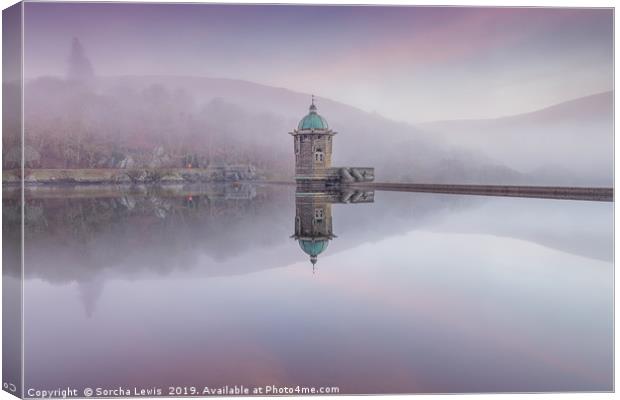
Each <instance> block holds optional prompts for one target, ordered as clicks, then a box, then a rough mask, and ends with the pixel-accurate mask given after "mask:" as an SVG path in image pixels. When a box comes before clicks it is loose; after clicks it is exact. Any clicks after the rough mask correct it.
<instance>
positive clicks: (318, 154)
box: [314, 149, 323, 162]
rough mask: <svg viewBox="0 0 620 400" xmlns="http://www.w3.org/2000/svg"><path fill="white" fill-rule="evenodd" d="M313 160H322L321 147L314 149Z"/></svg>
mask: <svg viewBox="0 0 620 400" xmlns="http://www.w3.org/2000/svg"><path fill="white" fill-rule="evenodd" d="M314 161H318V162H323V151H322V150H321V149H316V151H315V152H314Z"/></svg>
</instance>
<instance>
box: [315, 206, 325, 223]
mask: <svg viewBox="0 0 620 400" xmlns="http://www.w3.org/2000/svg"><path fill="white" fill-rule="evenodd" d="M324 217H325V214H324V213H323V209H322V208H315V209H314V219H315V220H316V221H317V222H319V221H323V218H324Z"/></svg>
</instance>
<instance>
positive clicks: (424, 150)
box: [25, 76, 520, 183]
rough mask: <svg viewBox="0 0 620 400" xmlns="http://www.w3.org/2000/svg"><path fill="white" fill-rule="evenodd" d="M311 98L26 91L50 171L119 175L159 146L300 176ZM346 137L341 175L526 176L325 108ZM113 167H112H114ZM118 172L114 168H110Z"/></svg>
mask: <svg viewBox="0 0 620 400" xmlns="http://www.w3.org/2000/svg"><path fill="white" fill-rule="evenodd" d="M309 100H310V95H309V94H302V93H295V92H292V91H290V90H286V89H280V88H274V87H269V86H265V85H259V84H255V83H250V82H243V81H236V80H226V79H210V78H196V77H161V76H159V77H158V76H154V77H108V78H97V79H95V80H92V81H89V82H88V84H86V83H83V82H76V81H75V80H71V81H69V80H63V79H59V78H53V77H45V78H39V79H36V80H33V81H30V82H28V83H27V85H26V97H25V104H26V108H25V122H26V142H27V144H28V145H29V146H31V147H32V148H33V149H35V150H36V151H38V152H39V154H40V155H41V162H40V163H39V164H37V166H40V167H43V168H61V167H66V168H73V167H80V168H98V167H102V166H105V167H115V166H117V165H118V163H119V162H120V160H122V159H123V158H124V157H127V156H128V155H131V156H132V157H134V158H137V159H140V157H142V158H146V157H147V156H148V154H151V153H152V152H153V150H154V149H155V148H156V147H158V146H163V147H164V148H165V150H166V152H169V153H170V154H171V156H170V159H172V160H180V159H182V158H183V155H184V154H187V153H189V152H191V153H195V154H198V155H200V156H204V159H205V162H212V161H214V160H215V161H225V162H229V163H241V162H249V163H253V164H255V165H257V166H258V167H259V168H261V169H263V170H264V171H266V173H267V174H272V175H278V176H292V173H293V153H292V151H291V148H292V139H291V138H290V136H289V135H287V133H288V132H289V131H290V130H291V129H293V128H294V127H296V125H297V123H298V121H299V120H300V119H301V118H302V117H303V116H304V115H305V114H306V113H307V111H308V106H309V102H310V101H309ZM318 106H319V112H320V113H321V114H323V115H324V116H325V117H326V118H327V120H328V121H329V123H330V126H331V127H332V128H333V129H335V130H337V131H338V132H339V134H338V135H337V136H336V139H335V149H334V151H335V155H334V163H335V164H336V165H342V166H346V165H351V166H374V167H375V168H376V171H377V178H378V179H381V180H390V181H418V182H478V183H491V182H494V183H500V182H511V181H515V179H519V178H520V176H519V174H517V173H515V172H514V171H511V170H510V169H508V168H506V167H504V166H502V165H501V163H494V162H491V161H490V160H489V159H488V158H486V157H485V156H484V155H483V154H480V153H476V152H469V151H462V150H460V149H458V148H451V147H449V146H446V145H444V144H442V143H441V142H440V141H438V140H437V139H436V138H434V137H429V136H428V135H425V134H424V133H423V132H421V131H420V130H418V129H416V128H414V127H412V126H410V125H407V124H403V123H398V122H394V121H391V120H388V119H386V118H383V117H381V116H379V115H376V114H371V113H367V112H364V111H362V110H359V109H356V108H354V107H350V106H347V105H345V104H342V103H338V102H335V101H330V100H328V99H322V98H319V100H318ZM110 160H112V161H110ZM110 163H112V164H110Z"/></svg>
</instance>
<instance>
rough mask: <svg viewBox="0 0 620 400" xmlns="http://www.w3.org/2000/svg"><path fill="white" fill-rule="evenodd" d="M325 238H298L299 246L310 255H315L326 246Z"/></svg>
mask: <svg viewBox="0 0 620 400" xmlns="http://www.w3.org/2000/svg"><path fill="white" fill-rule="evenodd" d="M327 243H328V241H327V240H300V241H299V247H301V249H302V250H303V251H304V253H306V254H307V255H309V256H311V257H316V256H318V255H319V254H321V253H322V252H323V251H324V250H325V249H326V248H327Z"/></svg>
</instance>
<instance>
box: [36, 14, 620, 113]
mask: <svg viewBox="0 0 620 400" xmlns="http://www.w3.org/2000/svg"><path fill="white" fill-rule="evenodd" d="M25 24H26V29H25V32H26V38H25V39H26V40H25V43H26V68H25V69H26V75H27V77H29V78H32V77H36V76H40V75H62V74H64V71H65V68H66V55H67V52H68V48H69V45H70V41H71V38H72V37H74V36H77V37H79V38H80V39H81V41H82V43H83V45H84V47H85V49H86V52H87V54H88V56H89V57H90V58H91V60H92V62H93V65H94V66H95V69H96V73H97V74H99V75H125V74H132V75H154V74H164V75H197V76H209V77H225V78H234V79H244V80H249V81H254V82H258V83H264V84H268V85H273V86H279V87H286V88H289V89H292V90H298V91H303V92H308V93H310V92H312V93H315V94H317V95H318V96H321V97H328V98H332V99H334V100H339V101H342V102H344V103H348V104H351V105H353V106H357V107H359V108H362V109H364V110H367V111H376V112H378V113H380V114H382V115H384V116H387V117H390V118H393V119H397V120H403V121H409V122H420V121H429V120H438V119H459V118H486V117H497V116H503V115H510V114H517V113H521V112H527V111H532V110H535V109H539V108H543V107H546V106H549V105H551V104H554V103H558V102H562V101H565V100H568V99H572V98H577V97H581V96H585V95H589V94H592V93H597V92H602V91H607V90H612V88H613V81H612V79H613V53H612V46H613V34H612V32H613V13H612V10H611V9H567V8H554V9H549V8H547V9H545V8H466V7H374V6H373V7H349V6H249V5H245V6H240V5H204V4H150V5H149V4H118V3H116V4H114V3H107V4H75V3H74V4H71V3H28V4H27V5H26V17H25Z"/></svg>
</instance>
